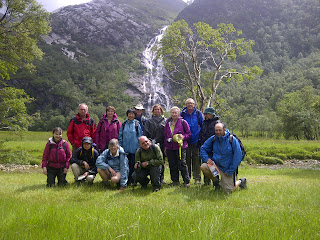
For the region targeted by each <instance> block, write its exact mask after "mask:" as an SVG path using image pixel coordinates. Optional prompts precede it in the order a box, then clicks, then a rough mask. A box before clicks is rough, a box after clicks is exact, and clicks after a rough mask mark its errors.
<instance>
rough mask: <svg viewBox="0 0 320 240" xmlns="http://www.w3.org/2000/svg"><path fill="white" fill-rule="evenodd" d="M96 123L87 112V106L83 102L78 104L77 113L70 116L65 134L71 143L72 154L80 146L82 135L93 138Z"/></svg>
mask: <svg viewBox="0 0 320 240" xmlns="http://www.w3.org/2000/svg"><path fill="white" fill-rule="evenodd" d="M95 131H96V124H95V122H94V120H93V118H91V117H90V116H89V114H88V106H87V104H85V103H80V104H79V106H78V114H77V115H76V116H75V117H73V118H71V120H70V123H69V126H68V130H67V136H68V140H69V142H70V143H71V145H72V156H73V155H74V154H75V152H76V150H77V149H78V148H79V147H81V145H82V139H83V138H84V137H91V138H92V139H95V138H94V137H95Z"/></svg>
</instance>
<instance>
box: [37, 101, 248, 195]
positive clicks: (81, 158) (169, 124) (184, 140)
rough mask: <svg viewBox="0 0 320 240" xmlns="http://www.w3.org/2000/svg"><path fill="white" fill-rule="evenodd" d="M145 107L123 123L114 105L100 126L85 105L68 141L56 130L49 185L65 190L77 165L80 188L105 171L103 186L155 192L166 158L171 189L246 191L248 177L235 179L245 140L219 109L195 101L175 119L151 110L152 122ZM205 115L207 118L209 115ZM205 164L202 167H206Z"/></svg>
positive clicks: (47, 168)
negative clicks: (203, 186) (206, 187)
mask: <svg viewBox="0 0 320 240" xmlns="http://www.w3.org/2000/svg"><path fill="white" fill-rule="evenodd" d="M144 111H145V109H144V107H143V105H142V104H137V105H136V106H135V107H134V108H133V109H128V110H127V112H126V115H127V119H126V120H125V121H124V122H123V123H121V122H120V121H119V119H118V117H117V114H116V109H115V108H114V107H113V106H108V107H107V108H106V113H105V114H104V115H103V116H102V118H101V119H100V120H99V123H98V126H96V125H95V121H94V120H93V119H92V118H91V117H90V116H89V114H88V106H87V105H86V104H84V103H81V104H79V107H78V113H77V115H76V116H75V117H74V118H72V119H71V120H70V123H69V126H68V130H67V137H68V141H69V142H70V143H71V146H72V149H70V146H69V144H68V142H67V141H66V140H63V139H62V129H61V128H60V127H56V128H54V129H53V131H52V133H53V136H52V137H51V138H49V141H48V142H47V144H46V147H45V150H44V153H43V159H42V168H43V173H44V174H45V175H47V186H48V187H52V186H54V185H55V179H56V178H57V179H58V185H61V186H64V185H65V184H66V183H67V181H66V174H67V172H68V169H69V166H70V165H71V169H72V172H73V174H74V179H75V183H76V184H77V185H80V184H82V183H83V182H87V183H88V184H93V181H94V179H95V177H96V175H97V174H98V173H99V175H100V177H101V178H102V181H103V184H104V185H105V186H108V187H114V188H116V187H117V188H118V189H119V191H123V190H124V189H125V188H126V187H127V186H129V185H132V186H133V187H134V186H136V185H137V184H138V183H139V184H140V185H141V188H147V185H148V184H149V182H150V181H151V185H152V187H153V191H154V192H157V191H159V190H160V189H161V185H162V184H166V183H165V182H164V171H165V167H164V159H165V158H164V156H166V157H167V159H168V163H169V170H170V177H171V181H172V182H171V183H170V184H169V185H170V186H176V185H180V182H179V177H180V174H181V177H182V179H183V185H182V186H184V187H186V188H189V187H190V179H191V177H193V179H194V183H195V184H202V183H201V171H202V172H203V174H204V184H206V185H209V184H211V181H212V184H213V187H214V188H215V190H220V189H222V190H223V191H224V192H233V191H234V190H235V189H237V188H238V187H240V188H246V178H241V179H239V180H237V181H236V180H235V173H236V171H237V168H238V165H239V164H240V162H241V161H242V159H243V155H244V154H243V152H242V149H241V145H240V143H241V142H239V140H238V139H237V138H236V137H234V135H232V134H231V133H230V132H229V130H228V129H227V128H226V125H225V124H224V123H223V122H221V121H220V120H219V116H217V115H216V114H215V109H214V108H213V107H208V108H206V109H205V110H204V112H203V113H202V112H201V111H199V110H198V109H197V108H196V107H195V101H194V100H193V99H192V98H189V99H187V100H186V107H184V108H183V109H182V110H180V109H179V108H178V107H176V106H174V107H172V108H171V109H170V117H169V118H168V119H166V118H165V117H164V115H163V114H164V110H163V108H162V106H161V105H160V104H155V105H154V106H153V107H152V110H151V118H149V119H147V118H146V117H145V116H144V115H143V113H144ZM203 116H204V117H203ZM201 162H202V163H201Z"/></svg>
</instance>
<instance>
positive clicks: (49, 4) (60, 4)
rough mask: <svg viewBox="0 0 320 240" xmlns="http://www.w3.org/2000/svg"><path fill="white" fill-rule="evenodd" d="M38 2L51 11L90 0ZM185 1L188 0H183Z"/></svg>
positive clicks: (39, 0)
mask: <svg viewBox="0 0 320 240" xmlns="http://www.w3.org/2000/svg"><path fill="white" fill-rule="evenodd" d="M37 1H38V2H39V3H41V4H42V5H43V6H44V8H45V9H46V10H47V11H48V12H53V11H54V10H57V9H58V8H61V7H64V6H68V5H77V4H81V3H87V2H90V1H91V0H37ZM183 1H185V2H187V1H188V0H183Z"/></svg>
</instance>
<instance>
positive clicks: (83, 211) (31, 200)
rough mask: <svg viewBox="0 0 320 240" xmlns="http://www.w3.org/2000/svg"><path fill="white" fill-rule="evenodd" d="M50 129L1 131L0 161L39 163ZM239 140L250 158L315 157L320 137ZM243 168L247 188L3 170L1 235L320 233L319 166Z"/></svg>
mask: <svg viewBox="0 0 320 240" xmlns="http://www.w3.org/2000/svg"><path fill="white" fill-rule="evenodd" d="M50 136H51V133H50V132H48V133H38V132H28V133H27V134H26V135H25V137H24V139H22V140H21V138H20V137H19V136H17V135H15V134H14V133H12V132H0V139H1V142H0V144H1V145H0V149H1V152H0V156H1V159H0V163H19V164H27V163H32V164H41V158H42V152H43V149H44V147H45V144H46V142H47V140H48V138H49V137H50ZM64 138H65V133H64ZM65 139H66V138H65ZM242 141H243V144H244V146H245V148H246V150H247V153H248V155H247V157H246V159H247V160H248V161H247V162H248V163H253V162H261V163H265V162H269V163H281V162H283V161H285V160H286V159H292V158H295V159H319V158H317V156H318V155H319V151H320V147H319V146H320V142H319V141H313V142H310V141H309V142H308V141H299V142H297V141H284V140H266V139H242ZM243 176H245V177H247V179H248V189H247V190H244V191H236V192H235V193H233V194H229V195H226V194H224V193H221V192H214V191H213V188H212V187H211V186H202V187H200V186H196V185H192V186H191V188H190V189H185V188H180V187H172V188H170V187H168V186H167V185H164V187H163V188H162V190H161V191H160V192H157V193H153V192H152V188H151V186H149V189H147V190H141V189H139V187H138V188H136V190H135V191H134V192H133V191H132V188H128V189H126V190H125V191H124V192H122V193H119V192H118V191H117V190H110V189H106V188H104V187H103V186H102V184H101V183H100V181H101V178H100V177H99V176H97V178H96V181H95V183H94V185H93V186H87V185H83V186H80V187H76V186H75V185H74V183H73V177H72V172H71V171H69V173H68V176H67V180H68V181H69V183H70V184H69V185H68V186H67V187H65V188H58V187H56V188H46V187H45V182H46V176H45V175H43V174H42V171H41V168H36V169H34V170H30V171H26V172H4V171H0V181H1V185H0V206H1V208H0V239H6V240H7V239H95V238H99V239H166V240H169V239H201V240H202V239H320V219H319V216H320V190H319V186H320V168H319V166H317V167H315V168H314V169H294V168H292V169H289V168H278V169H271V168H258V167H257V166H255V165H253V166H251V165H248V164H246V163H244V164H242V165H241V166H240V171H239V177H243ZM165 180H166V181H167V182H170V179H169V171H168V170H167V171H166V174H165Z"/></svg>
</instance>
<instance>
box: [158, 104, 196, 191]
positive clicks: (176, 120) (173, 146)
mask: <svg viewBox="0 0 320 240" xmlns="http://www.w3.org/2000/svg"><path fill="white" fill-rule="evenodd" d="M170 114H171V117H170V118H169V119H168V120H167V122H166V126H165V128H164V138H165V139H164V147H165V152H166V155H167V157H168V162H169V168H170V176H171V180H172V183H171V185H179V184H180V183H179V171H180V172H181V176H182V179H183V182H184V186H185V187H187V188H188V187H190V177H189V173H188V167H187V163H186V148H187V147H188V142H187V140H188V139H189V138H190V136H191V132H190V128H189V125H188V122H187V121H185V120H183V119H182V117H180V109H179V108H178V107H172V108H171V110H170ZM175 135H176V136H175ZM177 138H179V139H181V140H182V143H181V144H182V146H179V144H178V142H175V140H176V139H177ZM179 148H180V149H179Z"/></svg>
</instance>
